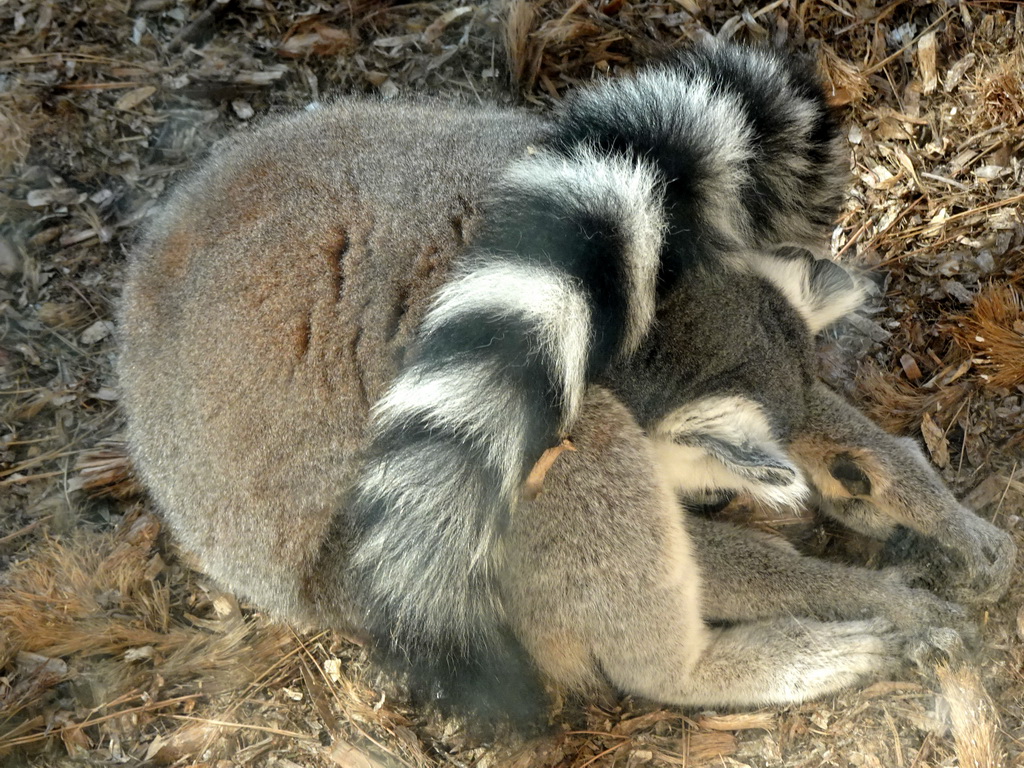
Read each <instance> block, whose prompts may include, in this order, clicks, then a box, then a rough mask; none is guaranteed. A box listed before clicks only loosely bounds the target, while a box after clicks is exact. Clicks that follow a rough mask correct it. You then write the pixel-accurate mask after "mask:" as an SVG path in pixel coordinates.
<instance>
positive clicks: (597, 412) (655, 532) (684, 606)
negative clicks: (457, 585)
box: [495, 390, 905, 706]
mask: <svg viewBox="0 0 1024 768" xmlns="http://www.w3.org/2000/svg"><path fill="white" fill-rule="evenodd" d="M572 439H573V443H574V445H575V450H574V451H564V452H562V453H561V454H560V455H559V457H558V458H557V460H556V461H555V463H554V465H553V466H552V467H551V469H550V470H549V471H548V473H547V476H546V478H545V480H544V485H543V491H542V493H541V494H540V496H539V497H538V498H537V499H536V500H534V501H532V502H524V503H521V504H520V505H519V506H518V507H517V508H516V510H515V512H514V514H513V517H512V520H511V521H510V524H509V527H508V529H507V530H506V531H505V533H504V534H503V536H502V548H501V553H500V556H499V558H498V561H497V562H496V563H495V565H496V579H497V582H498V586H499V593H500V595H501V598H502V603H503V606H504V609H505V614H506V616H507V619H508V622H509V624H510V626H511V628H512V630H513V631H514V632H515V633H516V635H517V636H518V637H519V639H520V640H521V641H522V643H523V645H524V646H525V647H526V648H527V649H528V650H529V651H530V653H531V655H532V656H533V658H534V659H535V660H536V662H537V664H538V665H539V666H540V667H541V669H542V670H543V671H544V672H546V673H547V674H548V675H550V676H552V677H553V678H555V679H556V680H558V681H559V682H561V683H563V684H566V685H569V686H573V687H579V686H585V685H587V684H592V683H595V682H597V681H599V680H601V678H602V677H603V678H604V679H606V680H607V681H609V682H610V683H611V684H613V685H614V686H615V687H616V688H618V689H620V690H622V691H625V692H629V693H633V694H636V695H640V696H644V697H648V698H652V699H656V700H658V701H662V702H667V703H676V704H682V705H691V706H758V705H762V704H767V703H792V702H799V701H803V700H806V699H809V698H813V697H816V696H820V695H825V694H829V693H832V692H834V691H837V690H839V689H841V688H843V687H845V686H848V685H850V684H853V683H855V682H857V681H859V680H861V679H863V678H864V677H866V676H869V675H872V674H877V673H884V672H887V671H890V670H891V669H893V668H894V667H897V666H899V664H900V654H901V652H902V651H903V649H904V647H905V642H904V641H905V634H904V633H902V632H899V631H897V630H895V629H894V628H893V626H892V624H891V623H890V622H888V621H886V620H885V619H871V620H867V621H842V622H825V623H823V622H818V621H814V620H811V619H798V618H793V617H791V616H789V615H786V616H783V617H776V618H770V619H766V620H763V621H757V622H754V623H748V624H740V625H737V626H733V627H725V628H710V627H708V626H707V625H706V624H705V622H704V621H703V619H702V617H701V583H702V577H701V575H700V573H699V566H698V561H697V558H696V557H695V555H694V553H693V552H692V547H691V542H690V538H689V536H688V534H687V532H686V528H685V523H686V521H685V516H684V514H683V512H682V510H681V509H680V508H679V506H678V504H677V502H676V500H675V498H674V495H673V493H672V491H671V489H670V488H669V485H668V483H667V482H666V481H665V480H664V479H663V478H662V477H661V476H660V472H659V470H658V468H657V466H656V464H655V457H654V452H653V450H652V448H651V445H650V442H649V440H648V439H647V438H646V436H644V434H643V433H642V432H641V430H640V429H639V427H638V426H637V425H636V423H635V421H634V420H633V418H632V416H631V415H630V414H629V413H628V412H627V411H626V409H625V408H624V407H623V406H622V405H621V404H620V403H618V401H616V400H615V399H614V398H613V397H612V396H611V395H609V394H608V393H607V392H604V391H600V390H591V391H590V393H589V395H588V397H587V400H586V402H585V405H584V408H583V412H582V415H581V417H580V421H579V423H578V426H577V427H576V428H575V429H574V431H573V435H572Z"/></svg>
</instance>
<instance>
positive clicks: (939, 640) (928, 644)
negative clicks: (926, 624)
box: [904, 627, 967, 672]
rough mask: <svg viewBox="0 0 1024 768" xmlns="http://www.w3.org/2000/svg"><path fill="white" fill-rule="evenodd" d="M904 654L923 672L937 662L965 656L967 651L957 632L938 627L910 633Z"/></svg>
mask: <svg viewBox="0 0 1024 768" xmlns="http://www.w3.org/2000/svg"><path fill="white" fill-rule="evenodd" d="M904 655H905V656H906V658H907V659H908V660H909V661H912V662H913V663H914V664H915V665H917V667H918V668H920V669H921V670H922V671H923V672H931V671H932V670H933V669H934V668H935V667H936V666H937V665H938V664H943V663H946V664H948V663H950V662H953V661H956V660H959V659H963V658H965V657H966V655H967V651H966V649H965V647H964V641H963V638H962V637H961V636H960V633H959V632H957V631H956V630H955V629H951V628H949V627H940V628H935V629H928V630H925V631H923V632H919V633H915V634H912V635H910V636H909V637H908V638H907V642H906V645H905V646H904Z"/></svg>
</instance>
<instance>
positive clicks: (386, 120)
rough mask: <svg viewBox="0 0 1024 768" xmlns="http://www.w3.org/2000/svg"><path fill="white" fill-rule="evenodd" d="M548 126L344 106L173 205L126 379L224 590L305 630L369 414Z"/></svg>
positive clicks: (268, 139)
mask: <svg viewBox="0 0 1024 768" xmlns="http://www.w3.org/2000/svg"><path fill="white" fill-rule="evenodd" d="M541 129H542V125H541V124H540V123H539V121H536V120H534V119H532V118H530V117H529V116H528V115H524V114H523V113H520V112H511V111H502V110H498V109H493V108H492V109H481V108H475V109H473V110H461V109H458V108H452V107H449V106H444V105H422V106H403V107H396V106H387V105H381V104H374V103H367V102H361V101H342V102H340V103H338V104H336V105H334V106H330V107H323V108H320V109H318V110H316V111H314V112H312V113H306V114H300V115H297V116H295V117H292V118H290V119H288V120H285V121H281V122H274V123H271V124H269V125H268V126H266V127H265V128H263V129H261V130H259V131H256V132H253V133H250V134H246V135H243V136H241V137H240V138H237V139H232V140H230V141H229V142H225V144H223V145H221V146H219V147H217V148H216V149H215V150H214V152H213V153H212V154H211V157H210V159H209V161H208V164H207V166H206V167H205V169H204V170H203V172H202V173H200V174H198V175H197V176H196V177H194V178H193V179H192V180H191V181H189V182H187V183H186V184H184V185H183V186H182V187H181V188H180V189H178V190H177V192H176V195H175V197H174V198H173V199H172V201H171V203H170V204H169V205H167V206H166V207H165V209H164V213H162V215H161V217H160V218H158V219H157V220H156V222H155V223H154V224H153V225H152V226H151V228H150V230H149V232H148V234H147V236H146V238H145V239H144V241H143V242H142V243H141V244H140V247H139V248H137V250H136V254H135V257H134V260H133V262H132V264H131V266H130V268H129V275H128V279H127V290H126V293H125V297H124V304H123V308H122V317H121V321H122V322H121V327H122V328H123V329H126V338H125V339H124V341H125V343H124V344H123V345H122V356H121V361H120V369H121V377H122V381H123V383H124V391H125V397H124V406H125V408H126V410H127V412H128V415H129V432H130V435H129V437H130V440H131V444H132V446H133V450H134V452H135V455H136V458H137V459H138V460H137V462H136V463H137V464H138V466H139V467H140V470H141V471H142V473H143V476H144V480H145V481H146V482H147V485H148V486H149V487H150V488H151V489H152V490H153V492H154V495H155V496H156V500H157V502H158V503H159V505H160V507H161V508H162V509H163V510H164V511H165V513H166V514H167V515H168V516H169V518H170V523H171V525H172V527H173V528H174V530H175V531H176V533H177V534H178V535H179V536H180V537H181V539H182V541H183V543H184V544H185V545H186V547H187V548H189V549H191V550H193V551H194V552H196V554H198V555H199V557H200V559H201V560H202V561H203V562H204V563H205V564H207V566H208V570H209V571H210V572H211V573H212V575H213V576H215V577H217V578H219V579H221V580H222V581H223V582H225V583H227V584H231V585H233V586H235V587H236V588H237V586H238V585H248V586H247V588H246V592H247V594H248V596H249V597H251V598H252V599H254V600H255V601H256V602H257V603H258V604H260V605H263V606H265V607H267V608H269V609H271V610H273V611H276V612H277V613H279V614H284V615H289V616H292V617H298V618H303V617H305V616H308V612H307V611H306V609H305V608H303V603H304V601H303V600H302V598H301V595H300V590H301V589H302V588H303V580H304V578H305V576H306V574H305V573H303V572H302V571H303V569H302V568H299V569H296V567H295V566H296V563H302V564H303V565H305V566H310V565H312V562H313V560H314V558H315V556H316V549H317V547H318V545H319V542H320V541H321V539H322V532H323V531H324V529H325V527H326V525H327V523H328V521H329V519H330V517H331V516H332V515H333V514H334V513H335V512H336V511H337V510H338V509H339V507H340V501H341V494H342V493H344V491H345V490H346V488H347V487H348V486H349V485H350V482H349V481H350V479H351V477H352V474H353V472H354V470H355V466H354V462H355V460H356V456H357V453H358V449H359V448H360V447H361V444H362V441H363V437H364V432H365V427H366V423H367V417H368V412H369V408H370V406H371V405H372V404H373V403H374V402H375V401H377V400H378V399H379V398H380V397H381V395H382V394H383V393H384V391H385V389H386V388H387V386H388V385H389V383H390V382H391V380H392V379H393V378H394V376H395V373H396V370H397V368H398V365H399V363H400V362H401V355H402V352H403V350H404V349H405V348H406V346H407V344H408V342H409V339H410V336H411V334H412V333H413V331H414V330H415V329H416V327H417V326H418V324H419V322H420V319H421V317H422V314H423V311H424V309H425V306H426V303H427V301H428V299H429V297H430V296H431V295H432V294H433V293H435V292H436V290H437V288H438V286H439V285H440V284H442V283H443V281H444V279H445V276H446V274H447V272H448V270H449V267H450V264H451V260H452V258H453V256H455V255H456V254H457V253H458V252H459V251H460V249H461V248H462V245H463V243H464V239H465V238H466V237H468V235H469V233H470V231H471V230H472V228H473V226H474V219H475V216H476V215H477V210H476V207H475V201H477V200H479V199H480V190H481V188H482V187H483V186H484V185H486V184H487V183H488V182H489V181H490V180H491V179H492V177H493V176H494V174H495V173H497V172H499V171H500V170H501V169H502V168H503V167H504V166H505V165H507V163H508V162H509V160H510V159H512V158H514V157H517V156H519V155H522V154H523V153H525V152H526V148H527V146H528V145H529V144H530V142H531V141H533V140H535V137H536V136H537V134H538V133H539V131H540V130H541ZM296 429H300V430H301V434H296V433H295V432H296ZM296 467H302V471H301V472H296V471H295V468H296ZM297 519H301V520H302V521H303V522H302V527H303V528H304V529H305V530H306V532H307V535H305V536H296V535H295V533H294V531H295V528H296V520H297ZM226 551H235V552H236V553H237V552H241V553H245V556H236V557H234V558H226V557H224V556H223V553H224V552H226ZM331 618H332V620H333V621H337V620H338V619H337V617H331Z"/></svg>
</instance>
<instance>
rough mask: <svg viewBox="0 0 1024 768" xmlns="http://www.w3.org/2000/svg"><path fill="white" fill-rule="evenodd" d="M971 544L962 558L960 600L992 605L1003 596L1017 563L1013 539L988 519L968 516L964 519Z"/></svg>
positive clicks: (1015, 546)
mask: <svg viewBox="0 0 1024 768" xmlns="http://www.w3.org/2000/svg"><path fill="white" fill-rule="evenodd" d="M967 523H968V525H967V534H968V537H969V541H970V545H969V547H968V548H967V551H965V552H962V553H961V555H962V556H963V557H964V559H965V560H966V561H967V567H966V574H965V575H966V576H967V580H966V583H963V584H962V589H963V590H965V591H966V592H967V593H966V594H959V595H957V597H959V599H961V600H964V601H967V602H984V603H989V602H994V601H995V600H998V599H999V598H1000V597H1002V596H1003V595H1004V594H1006V590H1007V589H1008V588H1009V586H1010V579H1011V577H1012V575H1013V566H1014V563H1015V562H1016V560H1017V545H1016V544H1015V543H1014V541H1013V537H1012V536H1010V534H1009V533H1007V532H1006V531H1004V530H1003V529H1001V528H997V527H996V526H994V525H992V523H990V522H988V521H987V520H983V519H982V518H980V517H977V516H976V515H971V516H970V518H968V520H967Z"/></svg>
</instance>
